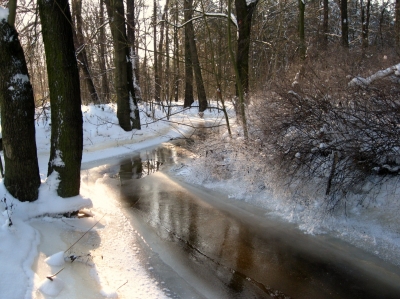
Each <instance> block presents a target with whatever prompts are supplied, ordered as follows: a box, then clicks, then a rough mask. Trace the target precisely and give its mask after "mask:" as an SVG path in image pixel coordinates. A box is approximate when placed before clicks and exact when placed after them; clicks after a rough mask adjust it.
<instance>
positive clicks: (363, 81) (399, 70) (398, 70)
mask: <svg viewBox="0 0 400 299" xmlns="http://www.w3.org/2000/svg"><path fill="white" fill-rule="evenodd" d="M390 75H395V76H400V63H399V64H396V65H393V66H391V67H388V68H387V69H385V70H380V71H378V72H376V73H375V74H373V75H371V76H369V77H367V78H362V77H355V78H353V79H352V80H351V81H350V82H349V84H348V85H349V87H354V86H361V87H366V86H368V85H370V84H371V83H372V82H374V81H376V80H380V79H383V78H385V77H388V76H390Z"/></svg>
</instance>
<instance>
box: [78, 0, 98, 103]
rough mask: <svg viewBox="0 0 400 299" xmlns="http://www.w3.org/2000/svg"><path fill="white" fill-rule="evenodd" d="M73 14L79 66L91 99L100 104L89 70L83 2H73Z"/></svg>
mask: <svg viewBox="0 0 400 299" xmlns="http://www.w3.org/2000/svg"><path fill="white" fill-rule="evenodd" d="M72 13H73V16H74V20H75V30H74V32H73V33H74V44H75V51H76V53H77V58H78V66H79V67H80V69H81V70H82V73H83V80H84V82H85V84H86V86H87V88H88V90H89V93H90V98H91V100H92V102H93V103H94V104H98V103H100V99H99V96H98V94H97V91H96V87H95V86H94V83H93V79H92V75H91V73H90V69H89V62H88V59H87V55H86V47H85V38H84V36H83V28H82V0H73V1H72Z"/></svg>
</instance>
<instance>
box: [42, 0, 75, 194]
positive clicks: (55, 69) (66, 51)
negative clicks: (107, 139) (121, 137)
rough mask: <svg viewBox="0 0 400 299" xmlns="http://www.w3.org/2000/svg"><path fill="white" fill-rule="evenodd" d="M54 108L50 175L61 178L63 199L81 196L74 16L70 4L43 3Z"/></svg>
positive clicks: (49, 0)
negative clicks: (57, 175)
mask: <svg viewBox="0 0 400 299" xmlns="http://www.w3.org/2000/svg"><path fill="white" fill-rule="evenodd" d="M38 4H39V13H40V19H41V22H42V34H43V42H44V47H45V52H46V62H47V74H48V78H49V90H50V105H51V147H50V160H49V167H48V175H50V174H52V173H53V171H57V172H58V174H59V179H60V184H59V186H58V189H57V192H58V195H59V196H61V197H71V196H76V195H78V194H79V188H80V171H81V159H82V144H83V140H82V139H83V137H82V112H81V97H80V88H79V71H78V66H77V62H76V57H75V49H74V41H73V33H72V26H71V22H72V20H71V12H70V8H69V4H68V1H67V0H58V1H55V0H39V1H38Z"/></svg>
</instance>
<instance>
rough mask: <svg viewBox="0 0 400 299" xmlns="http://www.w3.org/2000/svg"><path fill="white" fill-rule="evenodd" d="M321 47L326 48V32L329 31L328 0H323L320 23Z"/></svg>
mask: <svg viewBox="0 0 400 299" xmlns="http://www.w3.org/2000/svg"><path fill="white" fill-rule="evenodd" d="M322 32H323V34H324V36H323V37H322V47H323V48H324V49H327V48H328V33H329V0H324V21H323V23H322Z"/></svg>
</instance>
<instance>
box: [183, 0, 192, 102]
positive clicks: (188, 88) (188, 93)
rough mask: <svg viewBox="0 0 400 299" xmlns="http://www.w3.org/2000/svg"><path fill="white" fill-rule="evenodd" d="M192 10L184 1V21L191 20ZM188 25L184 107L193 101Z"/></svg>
mask: <svg viewBox="0 0 400 299" xmlns="http://www.w3.org/2000/svg"><path fill="white" fill-rule="evenodd" d="M189 17H190V12H188V9H187V1H185V2H184V21H185V23H186V22H187V21H188V20H189ZM188 28H189V27H188V26H185V100H184V103H183V107H190V106H191V105H192V104H193V102H194V98H193V65H192V52H191V51H190V42H189V34H188V30H189V29H188Z"/></svg>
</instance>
